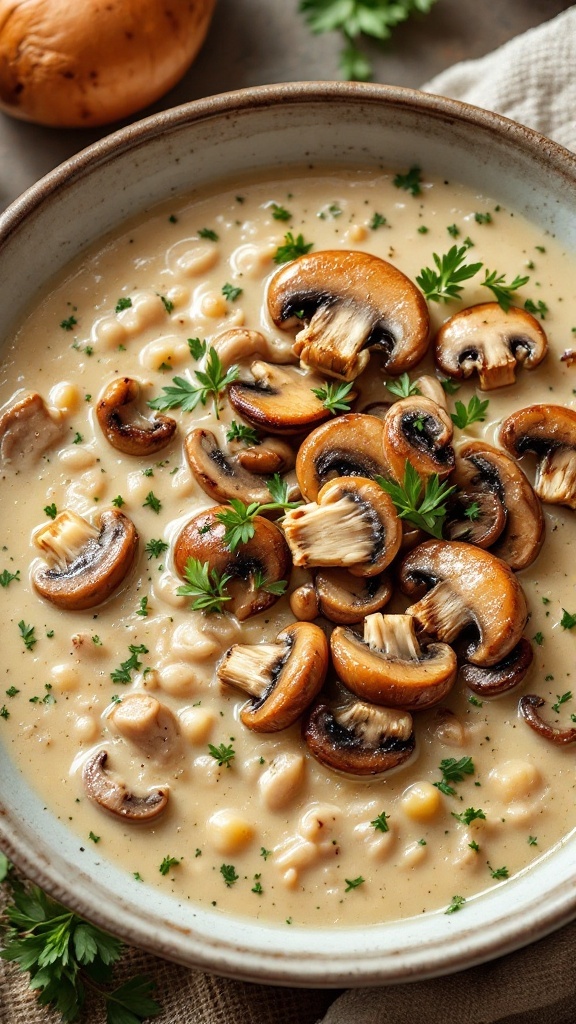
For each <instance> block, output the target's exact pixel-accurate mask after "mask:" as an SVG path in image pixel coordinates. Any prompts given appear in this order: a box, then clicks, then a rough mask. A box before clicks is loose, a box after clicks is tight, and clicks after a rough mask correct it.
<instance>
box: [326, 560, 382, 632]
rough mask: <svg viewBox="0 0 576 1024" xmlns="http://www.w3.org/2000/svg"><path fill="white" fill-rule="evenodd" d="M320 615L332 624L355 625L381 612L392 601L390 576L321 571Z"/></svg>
mask: <svg viewBox="0 0 576 1024" xmlns="http://www.w3.org/2000/svg"><path fill="white" fill-rule="evenodd" d="M314 587H315V591H316V594H317V597H318V604H319V611H320V612H321V614H322V615H323V616H324V618H326V619H328V620H329V621H330V622H338V623H341V624H343V625H352V624H353V623H355V622H362V620H363V619H364V616H365V615H371V614H373V613H374V612H379V611H380V609H381V608H383V607H384V606H385V605H386V604H387V603H388V601H389V600H390V598H391V597H392V584H391V581H390V577H389V576H387V575H386V574H384V575H378V576H364V577H360V576H353V575H352V573H350V572H348V571H347V570H346V569H319V570H318V572H317V573H316V576H315V579H314Z"/></svg>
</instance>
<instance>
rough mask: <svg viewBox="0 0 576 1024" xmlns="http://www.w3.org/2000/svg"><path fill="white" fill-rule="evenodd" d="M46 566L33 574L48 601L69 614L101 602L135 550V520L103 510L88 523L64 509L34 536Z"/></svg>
mask: <svg viewBox="0 0 576 1024" xmlns="http://www.w3.org/2000/svg"><path fill="white" fill-rule="evenodd" d="M34 543H35V544H36V546H37V547H38V548H39V549H40V551H41V552H42V554H43V555H44V557H45V558H46V559H47V561H48V563H49V564H48V565H47V564H46V563H44V564H43V565H40V566H37V567H35V568H34V569H33V570H32V582H33V584H34V586H35V588H36V590H37V591H38V593H39V594H40V595H41V597H44V598H46V600H47V601H51V602H52V604H55V605H57V606H58V607H59V608H65V609H67V610H69V611H70V610H71V611H81V610H82V609H84V608H94V607H95V606H96V605H98V604H101V603H102V602H103V601H105V600H106V599H107V598H108V597H110V596H111V595H112V594H113V593H114V591H115V590H116V589H117V588H118V587H119V586H120V584H121V583H122V582H123V580H124V579H125V578H126V576H127V575H128V573H129V572H130V569H131V568H132V565H133V564H134V560H135V557H136V552H137V550H138V533H137V531H136V527H135V526H134V524H133V522H132V521H131V520H130V519H129V518H128V516H126V515H124V513H123V512H120V510H119V509H106V510H105V511H104V512H102V513H101V515H100V516H99V517H98V518H97V519H96V523H95V525H92V524H91V523H89V522H88V521H87V520H86V519H83V518H82V516H79V515H77V514H76V513H75V512H71V511H69V510H65V511H64V512H60V513H59V515H57V516H56V518H55V519H54V520H53V521H52V522H51V523H49V524H48V525H47V526H45V527H42V528H41V529H40V530H38V531H37V532H36V534H35V535H34Z"/></svg>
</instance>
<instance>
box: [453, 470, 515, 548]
mask: <svg viewBox="0 0 576 1024" xmlns="http://www.w3.org/2000/svg"><path fill="white" fill-rule="evenodd" d="M452 479H454V478H452ZM446 507H447V512H446V519H445V520H444V527H443V532H444V536H445V537H446V539H447V540H465V541H467V542H468V543H469V544H476V546H477V547H479V548H490V547H492V545H493V544H495V543H496V541H497V540H498V537H499V536H500V534H501V533H502V531H503V529H504V527H505V526H506V511H505V509H504V506H503V504H502V502H501V501H500V498H499V497H498V495H497V494H494V493H493V492H492V491H457V492H456V493H455V494H452V495H451V496H450V498H449V499H448V502H447V506H446Z"/></svg>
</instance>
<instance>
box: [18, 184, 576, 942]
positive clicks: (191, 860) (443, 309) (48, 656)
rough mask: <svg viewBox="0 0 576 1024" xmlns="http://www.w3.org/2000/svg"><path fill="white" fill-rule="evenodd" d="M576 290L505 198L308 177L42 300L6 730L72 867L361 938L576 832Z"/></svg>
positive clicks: (180, 211) (132, 245)
mask: <svg viewBox="0 0 576 1024" xmlns="http://www.w3.org/2000/svg"><path fill="white" fill-rule="evenodd" d="M434 253H435V254H437V255H436V256H434V255H433V254H434ZM574 273H575V267H574V259H573V257H572V256H571V255H569V254H567V253H566V252H564V251H563V250H562V249H561V247H560V246H559V245H558V244H557V243H556V241H555V240H554V238H551V237H545V236H543V235H542V233H540V232H539V231H537V230H536V229H535V228H534V227H533V226H531V225H530V224H528V223H526V222H525V221H524V220H523V219H522V218H520V217H518V216H515V215H514V213H513V211H510V210H508V209H505V208H503V207H501V206H499V205H498V204H497V201H496V200H494V199H491V198H487V197H486V196H481V195H476V194H473V193H471V192H469V191H467V190H466V189H464V188H461V187H459V186H457V185H454V184H452V183H448V182H446V181H428V180H427V179H426V177H425V176H424V175H423V176H420V175H419V174H418V172H417V170H416V169H414V168H413V169H411V170H410V171H409V172H408V173H404V169H403V170H402V173H398V174H396V172H395V171H393V172H392V173H384V172H381V173H380V172H374V171H366V172H364V171H361V170H359V171H350V170H343V171H342V172H340V173H335V172H334V171H333V170H330V172H323V171H322V170H321V169H315V170H311V169H310V168H307V169H305V170H304V169H302V170H295V171H294V172H293V173H292V174H290V175H289V176H288V177H278V176H273V177H270V178H269V179H266V180H258V181H255V182H242V183H240V184H239V183H235V184H234V185H233V186H232V187H230V188H227V189H226V188H221V189H219V190H218V191H216V190H215V191H214V193H201V194H200V193H199V194H193V195H192V196H191V197H188V198H185V199H182V200H180V201H178V202H176V201H175V202H173V203H171V204H170V206H166V207H163V208H160V209H158V210H155V211H154V212H153V213H152V214H150V215H147V216H146V217H145V218H142V220H141V221H140V222H137V223H136V222H135V223H130V224H129V225H127V226H124V227H123V228H121V229H120V230H119V231H118V233H117V234H116V235H115V236H114V237H111V238H107V239H106V240H105V241H104V242H103V243H102V244H101V245H100V246H99V247H97V248H95V249H94V250H93V251H90V252H88V253H86V254H85V256H84V257H83V258H82V259H81V260H80V261H78V263H77V264H75V265H74V266H73V267H71V268H70V269H69V271H68V272H67V273H66V275H65V276H63V277H62V278H61V279H60V280H58V281H57V282H56V283H54V285H53V287H52V288H51V289H50V290H49V292H48V293H47V294H45V295H43V296H42V297H41V298H40V299H39V300H38V302H37V305H36V308H35V309H34V310H32V311H31V312H30V315H29V316H28V317H27V319H26V320H25V321H24V322H23V323H22V324H21V325H19V326H18V328H17V330H16V331H15V333H14V336H13V341H12V342H11V343H9V344H8V345H7V348H6V352H5V357H4V372H3V376H2V385H1V393H0V400H1V401H2V402H3V403H5V404H4V408H3V413H2V415H1V418H0V432H1V438H0V451H1V455H2V459H3V487H2V502H3V516H2V519H3V524H4V535H3V548H2V551H3V559H2V564H1V566H0V570H1V576H0V582H1V584H2V587H1V590H0V601H1V602H2V621H3V623H4V634H3V643H4V680H5V685H4V694H3V695H2V699H1V701H0V703H2V704H3V706H2V710H1V714H2V719H3V720H2V722H1V723H0V727H1V736H2V740H3V743H4V744H5V745H6V747H7V749H8V752H9V755H10V756H11V757H12V758H14V760H15V761H16V762H17V764H18V765H19V766H20V767H21V769H22V771H23V772H24V773H26V775H27V776H28V777H29V779H30V782H31V784H32V785H33V786H34V787H35V788H36V789H37V790H38V792H40V794H41V795H42V797H43V799H44V800H45V802H46V806H47V808H48V809H49V810H50V811H51V812H54V813H56V814H57V815H58V816H59V817H60V818H61V819H62V820H63V821H65V822H69V823H70V828H72V829H74V830H75V832H76V833H77V835H78V845H79V848H80V849H83V850H86V849H87V848H91V847H92V844H97V849H98V855H99V856H101V857H102V858H103V859H110V860H111V861H114V862H115V863H119V864H122V865H123V866H124V867H125V869H126V871H127V872H129V873H130V874H131V875H134V876H135V877H136V878H137V879H139V880H142V882H143V884H146V885H154V886H159V887H160V888H161V889H163V890H164V891H166V892H172V893H174V894H175V896H176V897H177V898H178V899H181V900H190V901H191V902H193V903H194V902H198V903H203V904H205V905H206V906H209V907H210V906H211V907H214V908H216V910H217V911H225V912H234V913H241V914H248V915H250V916H254V917H260V918H262V919H263V920H276V921H288V922H289V923H293V924H294V925H306V924H312V925H313V924H326V923H327V922H333V923H346V924H354V923H362V924H368V923H376V922H380V921H383V920H391V919H395V918H400V917H406V916H409V915H412V914H420V913H423V912H425V911H435V910H440V911H444V910H446V909H447V908H448V909H458V908H459V907H462V906H463V904H464V903H465V901H466V900H467V899H469V898H471V897H473V896H474V895H476V894H479V893H481V892H482V891H483V890H486V889H488V888H490V887H492V886H494V885H498V884H502V883H503V882H504V881H505V879H506V878H508V877H510V876H512V875H514V874H516V873H517V872H519V871H522V870H524V869H526V868H527V867H529V866H530V865H531V864H532V863H533V862H534V861H535V860H536V859H538V858H539V857H541V856H542V855H545V854H546V853H547V851H549V850H550V849H551V848H552V847H553V846H554V845H555V844H557V843H559V842H561V841H562V840H563V839H564V838H565V836H566V835H567V833H569V832H570V830H571V829H572V826H573V816H574V811H573V808H574V771H573V752H572V748H571V746H570V743H571V742H572V741H573V740H574V737H575V732H574V725H573V723H574V720H575V717H574V716H575V712H576V700H575V699H573V698H572V687H573V680H572V671H573V664H574V645H575V643H576V597H575V595H574V584H573V572H572V570H571V567H570V555H569V551H570V544H571V542H572V541H573V536H574V526H573V515H574V513H573V511H572V508H573V507H574V505H575V504H576V498H575V496H574V495H575V493H576V486H575V483H574V458H575V456H574V454H573V449H574V447H575V446H576V429H575V426H574V421H575V420H576V413H575V412H574V411H573V410H572V404H573V401H574V399H573V395H574V390H573V388H574V381H575V380H576V377H575V370H574V368H573V367H572V365H571V363H572V358H571V354H570V346H571V342H572V339H574V334H575V333H576V310H575V309H574V306H573V301H572V282H573V280H574ZM418 285H419V286H420V287H418ZM423 292H424V293H425V294H426V297H427V301H426V299H425V298H424V297H423V294H422V293H423ZM480 304H482V305H480ZM471 306H475V310H474V311H473V312H472V313H461V312H460V311H462V310H468V308H469V307H471ZM446 321H447V323H446ZM441 325H444V326H442V330H441V331H440V330H439V329H440V327H441ZM544 332H546V334H545V333H544ZM546 335H547V336H548V344H549V351H548V353H546V346H547V341H546ZM296 336H297V337H296ZM429 337H431V338H433V339H434V340H433V341H432V342H431V344H430V347H429V348H427V342H428V338H429ZM575 344H576V342H575ZM566 350H568V351H566ZM540 363H541V365H538V364H540ZM522 364H524V365H522ZM476 371H478V372H476ZM515 378H516V379H515ZM441 381H442V382H443V386H442V384H441V383H440V382H441ZM480 387H482V388H483V389H484V390H480ZM559 407H564V408H559ZM503 421H505V422H504V427H503V429H502V430H501V429H500V428H501V425H502V423H503ZM526 452H528V454H527V455H526V457H524V456H525V453H526ZM534 453H535V454H534ZM537 459H540V466H539V468H538V470H535V466H536V460H537ZM535 473H536V476H535ZM535 490H536V491H537V492H538V494H536V493H535ZM538 495H539V496H538ZM541 499H543V501H541ZM423 500H424V501H425V504H424V505H423V504H422V502H423ZM231 502H232V504H231ZM544 502H545V503H544ZM239 503H240V504H239ZM261 506H264V507H263V508H261ZM567 506H571V507H567ZM409 508H412V512H413V513H414V514H412V515H411V516H408V517H406V516H405V513H406V511H407V510H408V509H409ZM402 509H404V514H403V516H402V518H400V517H399V516H398V512H399V511H402ZM260 513H261V514H260ZM422 527H423V529H422Z"/></svg>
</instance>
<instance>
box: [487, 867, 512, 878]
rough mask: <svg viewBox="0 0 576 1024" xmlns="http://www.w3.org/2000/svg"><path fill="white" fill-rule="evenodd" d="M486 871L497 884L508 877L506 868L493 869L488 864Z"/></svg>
mask: <svg viewBox="0 0 576 1024" xmlns="http://www.w3.org/2000/svg"><path fill="white" fill-rule="evenodd" d="M488 870H489V872H490V874H491V875H492V878H495V879H496V881H498V882H499V881H501V880H502V879H503V878H508V877H509V871H508V868H507V867H502V868H493V867H492V866H491V865H490V864H489V865H488Z"/></svg>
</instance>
